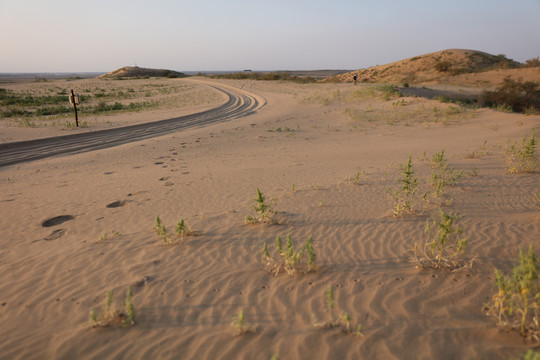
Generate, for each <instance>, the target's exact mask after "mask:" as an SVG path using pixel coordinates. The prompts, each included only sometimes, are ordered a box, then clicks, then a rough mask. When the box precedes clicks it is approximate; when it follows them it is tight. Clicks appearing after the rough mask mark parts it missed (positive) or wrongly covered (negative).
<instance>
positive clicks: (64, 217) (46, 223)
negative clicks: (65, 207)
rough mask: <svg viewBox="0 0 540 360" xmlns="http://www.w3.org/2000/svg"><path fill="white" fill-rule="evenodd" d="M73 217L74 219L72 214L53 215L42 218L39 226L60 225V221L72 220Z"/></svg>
mask: <svg viewBox="0 0 540 360" xmlns="http://www.w3.org/2000/svg"><path fill="white" fill-rule="evenodd" d="M73 219H75V217H74V216H72V215H60V216H55V217H53V218H50V219H47V220H44V221H43V222H42V223H41V226H42V227H51V226H56V225H60V224H62V223H65V222H66V221H69V220H73Z"/></svg>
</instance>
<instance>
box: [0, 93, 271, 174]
mask: <svg viewBox="0 0 540 360" xmlns="http://www.w3.org/2000/svg"><path fill="white" fill-rule="evenodd" d="M208 86H210V87H212V88H214V89H216V90H217V91H220V92H222V93H224V94H225V95H227V96H228V98H229V100H228V101H227V102H226V103H225V104H223V105H221V106H219V107H217V108H214V109H210V110H206V111H203V112H200V113H196V114H191V115H185V116H181V117H177V118H173V119H167V120H161V121H155V122H151V123H144V124H137V125H131V126H125V127H120V128H114V129H108V130H100V131H94V132H87V133H81V134H74V135H66V136H59V137H52V138H45V139H37V140H29V141H19V142H11V143H4V144H0V167H4V166H9V165H15V164H19V163H23V162H27V161H34V160H39V159H45V158H48V157H52V156H58V155H72V154H79V153H83V152H88V151H95V150H100V149H106V148H111V147H114V146H118V145H123V144H128V143H132V142H136V141H141V140H146V139H150V138H154V137H158V136H162V135H167V134H170V133H173V132H177V131H180V130H185V129H189V128H193V127H203V126H207V125H211V124H215V123H219V122H224V121H229V120H233V119H236V118H240V117H243V116H248V115H250V114H252V113H254V112H255V111H256V110H258V109H260V108H261V107H262V106H263V105H265V104H264V100H262V99H261V98H259V97H257V96H255V95H253V94H251V93H248V92H246V91H241V90H238V89H236V88H233V87H229V86H221V85H218V84H209V85H208Z"/></svg>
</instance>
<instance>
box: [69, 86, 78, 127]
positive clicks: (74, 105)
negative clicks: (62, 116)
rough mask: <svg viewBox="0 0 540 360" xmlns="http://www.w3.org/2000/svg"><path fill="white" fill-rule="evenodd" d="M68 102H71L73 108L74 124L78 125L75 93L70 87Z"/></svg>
mask: <svg viewBox="0 0 540 360" xmlns="http://www.w3.org/2000/svg"><path fill="white" fill-rule="evenodd" d="M69 100H71V101H70V102H71V103H72V104H73V109H75V125H76V126H77V127H79V117H78V116H77V102H76V101H75V94H74V93H73V89H71V96H70V99H69Z"/></svg>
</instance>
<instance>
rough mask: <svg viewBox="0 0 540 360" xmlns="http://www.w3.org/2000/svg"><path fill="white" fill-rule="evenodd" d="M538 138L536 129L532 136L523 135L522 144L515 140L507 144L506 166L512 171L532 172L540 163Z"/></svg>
mask: <svg viewBox="0 0 540 360" xmlns="http://www.w3.org/2000/svg"><path fill="white" fill-rule="evenodd" d="M536 144H537V141H536V138H535V133H534V129H533V130H532V134H531V137H530V138H529V139H527V136H523V139H522V140H521V144H518V143H517V142H514V143H513V144H510V142H508V143H507V144H506V150H505V160H506V167H507V169H508V171H509V172H511V173H513V174H514V173H531V172H534V171H535V170H536V168H537V167H538V166H539V165H540V160H539V159H538V156H537V155H536Z"/></svg>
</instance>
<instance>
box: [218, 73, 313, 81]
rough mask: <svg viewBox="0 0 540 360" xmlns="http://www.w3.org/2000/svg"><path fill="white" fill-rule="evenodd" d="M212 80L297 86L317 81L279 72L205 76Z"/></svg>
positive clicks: (309, 77)
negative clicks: (272, 81) (293, 84)
mask: <svg viewBox="0 0 540 360" xmlns="http://www.w3.org/2000/svg"><path fill="white" fill-rule="evenodd" d="M207 76H208V77H210V78H212V79H233V80H248V79H249V80H266V81H269V80H274V81H276V80H282V81H292V82H295V83H298V84H309V83H316V82H317V79H315V78H313V77H311V76H296V75H292V74H290V73H289V72H287V71H279V72H252V71H245V72H236V73H230V74H220V75H207Z"/></svg>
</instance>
